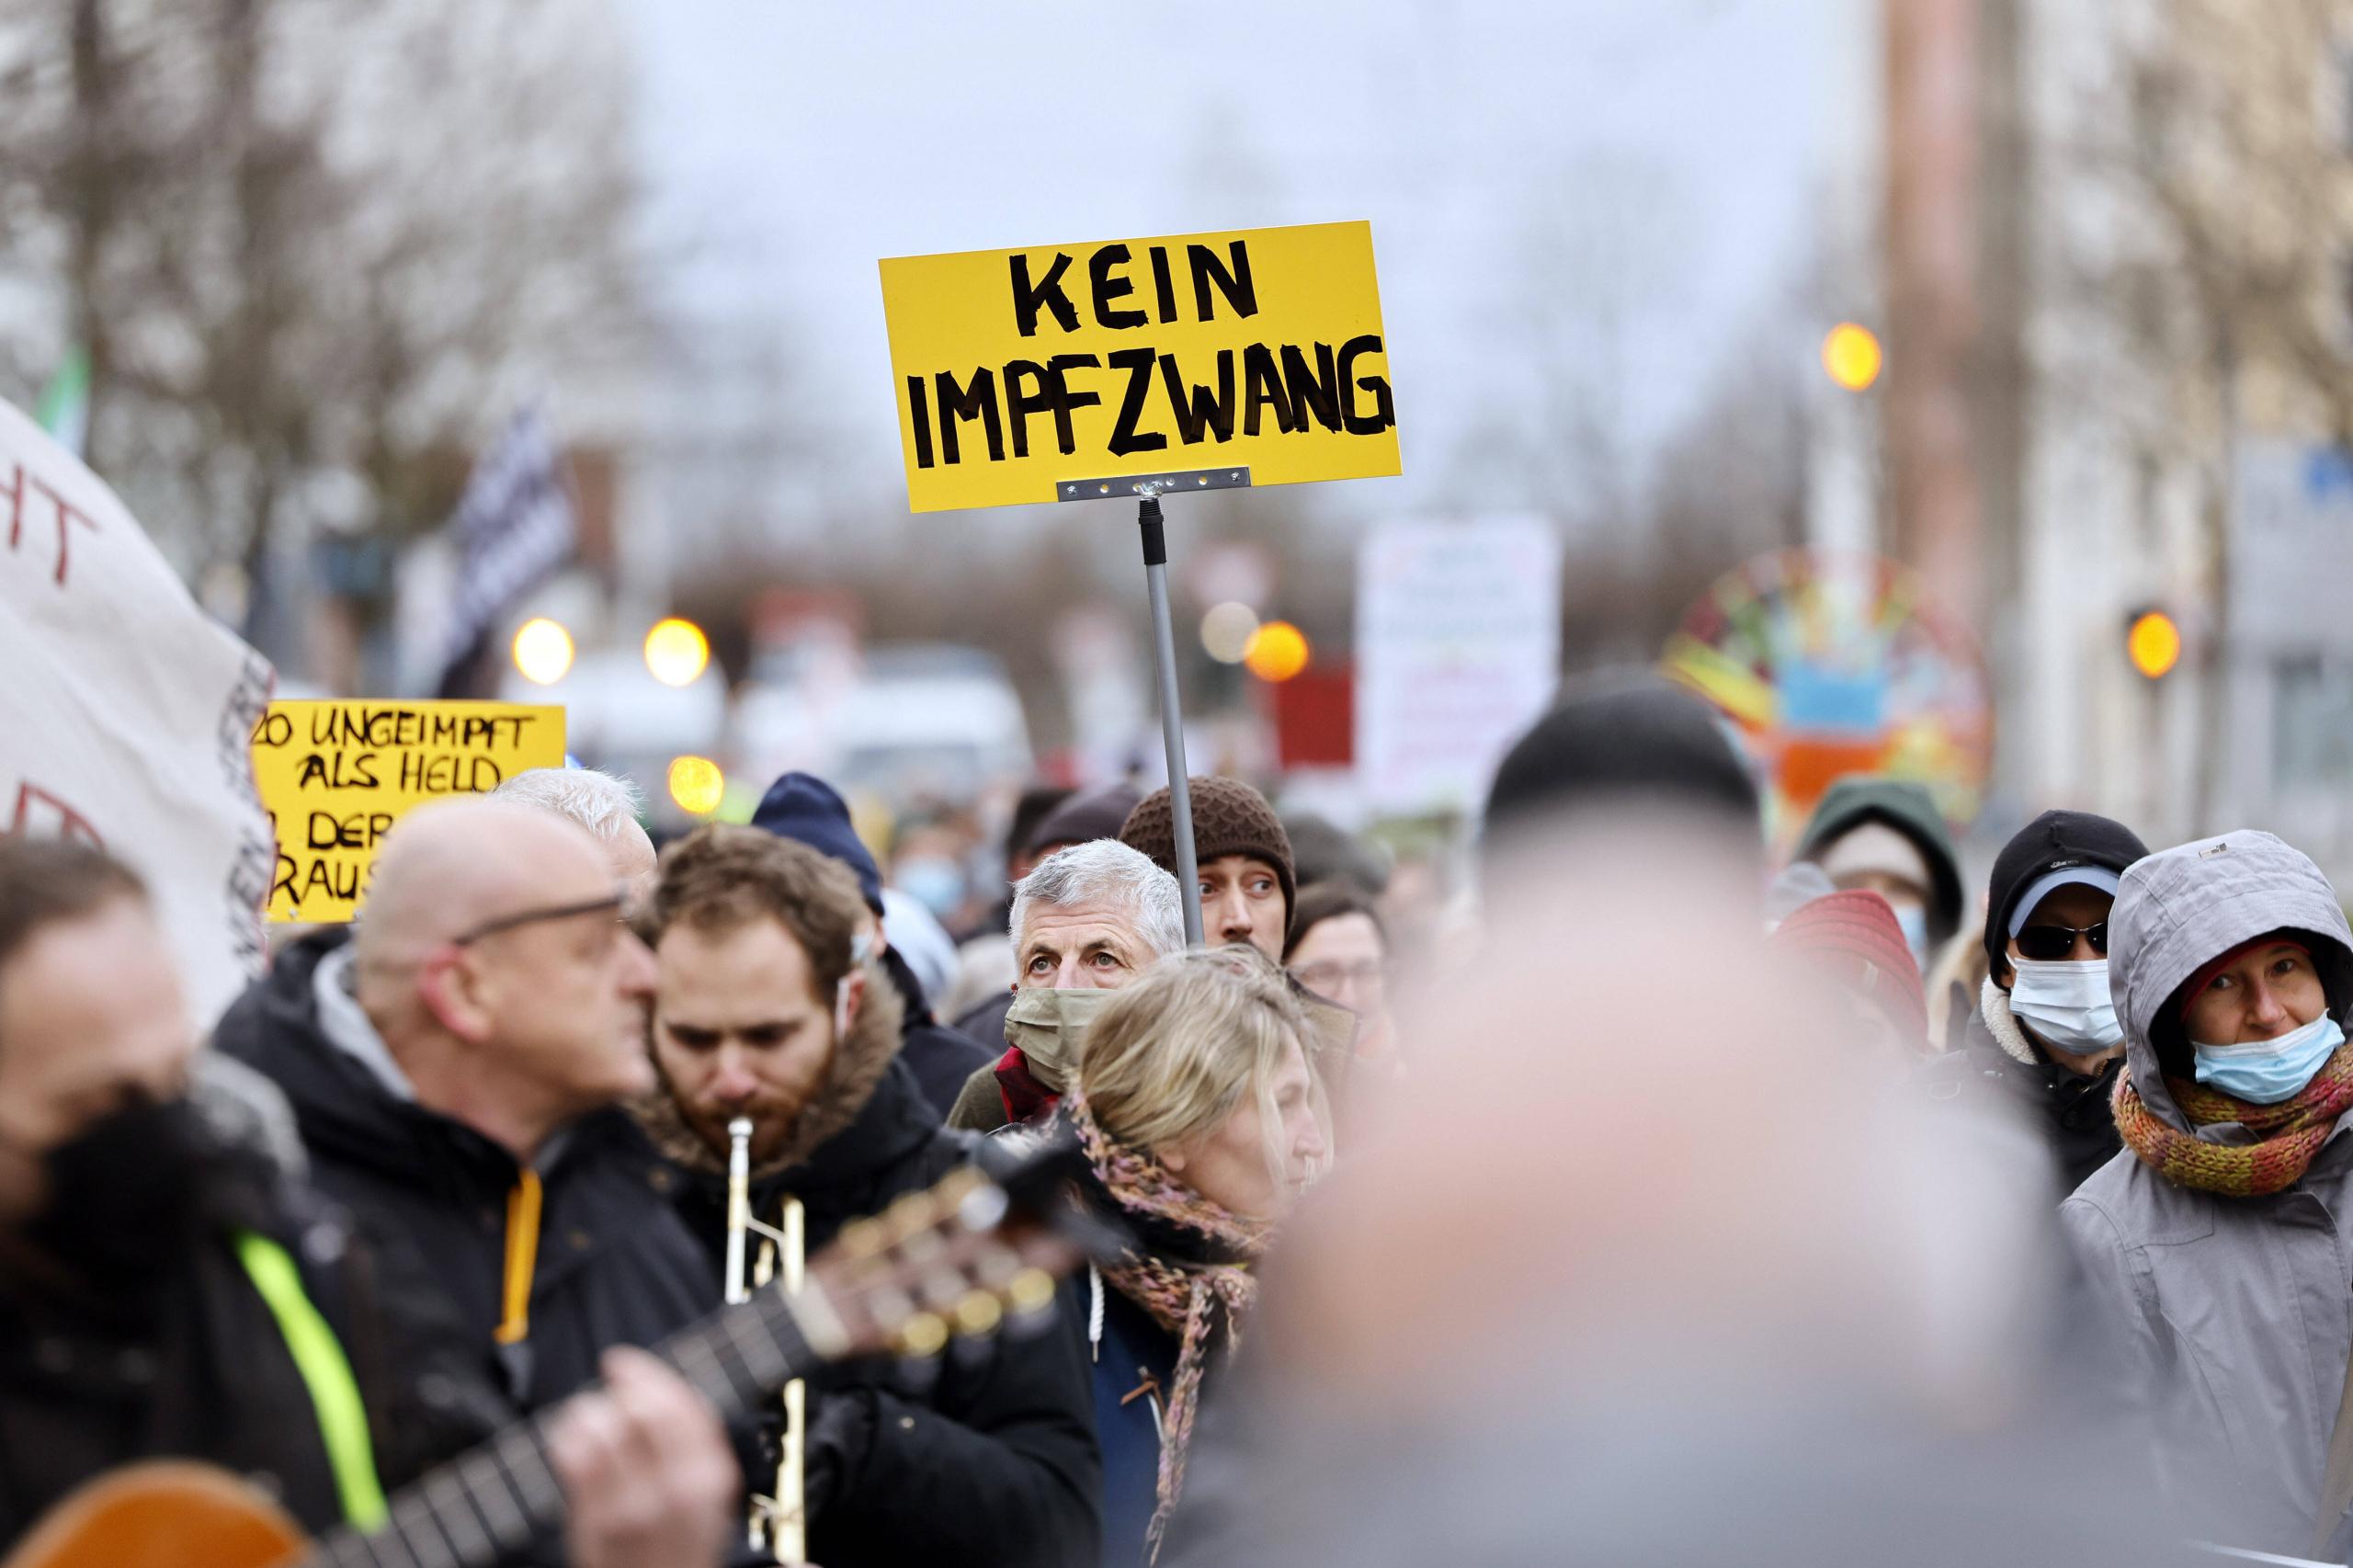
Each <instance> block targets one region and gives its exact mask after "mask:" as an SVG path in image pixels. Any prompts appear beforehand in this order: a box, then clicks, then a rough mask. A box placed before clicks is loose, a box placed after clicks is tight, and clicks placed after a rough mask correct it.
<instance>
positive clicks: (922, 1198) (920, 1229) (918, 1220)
mask: <svg viewBox="0 0 2353 1568" xmlns="http://www.w3.org/2000/svg"><path fill="white" fill-rule="evenodd" d="M882 1222H883V1223H884V1224H885V1225H886V1226H888V1227H889V1229H890V1232H891V1237H892V1240H893V1241H901V1242H904V1241H905V1240H907V1239H908V1238H909V1237H911V1236H916V1235H920V1234H922V1233H924V1232H926V1231H928V1230H930V1229H931V1228H932V1226H934V1225H936V1224H938V1222H939V1205H938V1203H937V1202H935V1201H934V1200H933V1199H932V1196H931V1194H930V1193H928V1192H910V1193H908V1194H907V1195H906V1196H905V1197H904V1198H901V1199H899V1200H898V1201H897V1202H895V1203H893V1204H892V1205H891V1207H890V1208H888V1209H885V1210H882Z"/></svg>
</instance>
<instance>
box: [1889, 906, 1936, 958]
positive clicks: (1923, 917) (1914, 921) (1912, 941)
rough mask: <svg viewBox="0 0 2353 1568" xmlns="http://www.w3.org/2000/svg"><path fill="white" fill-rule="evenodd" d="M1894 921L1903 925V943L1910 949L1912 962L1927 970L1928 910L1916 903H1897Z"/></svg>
mask: <svg viewBox="0 0 2353 1568" xmlns="http://www.w3.org/2000/svg"><path fill="white" fill-rule="evenodd" d="M1895 923H1896V924H1897V925H1898V926H1903V927H1904V946H1905V947H1907V948H1910V949H1912V963H1913V966H1914V967H1915V968H1916V969H1917V970H1919V971H1920V972H1921V973H1922V974H1926V973H1927V972H1928V912H1927V910H1925V909H1923V908H1921V907H1920V906H1919V905H1918V904H1916V903H1905V904H1898V905H1897V906H1896V910H1895Z"/></svg>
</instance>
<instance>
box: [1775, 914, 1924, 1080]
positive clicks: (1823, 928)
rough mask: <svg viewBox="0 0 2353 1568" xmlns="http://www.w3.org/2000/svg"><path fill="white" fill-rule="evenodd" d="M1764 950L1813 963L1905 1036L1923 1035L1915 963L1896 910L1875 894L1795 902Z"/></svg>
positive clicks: (1916, 1040) (1913, 1038)
mask: <svg viewBox="0 0 2353 1568" xmlns="http://www.w3.org/2000/svg"><path fill="white" fill-rule="evenodd" d="M1765 945H1766V947H1767V949H1768V950H1769V951H1771V952H1774V953H1777V954H1787V955H1790V957H1792V958H1795V959H1797V960H1799V961H1800V962H1802V963H1807V964H1812V965H1813V966H1815V967H1816V968H1818V969H1820V970H1821V971H1824V972H1825V973H1827V974H1829V975H1830V976H1831V977H1832V978H1833V979H1835V980H1836V982H1837V983H1839V984H1840V985H1843V986H1845V987H1846V988H1847V990H1849V991H1852V992H1854V993H1855V994H1857V995H1859V996H1867V997H1869V998H1870V1000H1871V1001H1873V1002H1875V1003H1877V1004H1878V1005H1879V1006H1880V1007H1881V1010H1882V1011H1884V1012H1885V1013H1886V1014H1887V1016H1888V1017H1889V1018H1890V1019H1891V1020H1892V1021H1893V1023H1894V1024H1895V1026H1896V1027H1897V1028H1900V1029H1902V1030H1904V1038H1905V1039H1906V1040H1911V1041H1913V1042H1914V1043H1915V1044H1918V1043H1921V1042H1924V1041H1926V1040H1927V1038H1928V998H1927V992H1926V991H1925V990H1924V989H1923V988H1922V986H1921V984H1920V967H1919V965H1917V964H1916V963H1915V962H1913V960H1912V949H1911V948H1910V946H1909V945H1907V944H1906V943H1905V941H1904V927H1903V926H1900V925H1898V924H1897V923H1896V919H1895V911H1894V910H1893V909H1892V908H1890V907H1889V905H1888V902H1887V900H1885V899H1883V898H1881V897H1880V895H1879V894H1877V893H1875V892H1862V891H1860V890H1857V891H1855V892H1834V893H1832V894H1830V895H1829V896H1828V897H1826V898H1817V899H1815V900H1814V901H1813V903H1808V904H1804V905H1802V906H1800V908H1799V909H1798V910H1797V912H1796V913H1795V914H1793V915H1790V917H1789V918H1788V919H1787V920H1784V921H1782V922H1781V924H1780V926H1779V928H1778V929H1776V930H1775V931H1774V933H1773V935H1772V936H1771V937H1768V938H1767V940H1766V944H1765Z"/></svg>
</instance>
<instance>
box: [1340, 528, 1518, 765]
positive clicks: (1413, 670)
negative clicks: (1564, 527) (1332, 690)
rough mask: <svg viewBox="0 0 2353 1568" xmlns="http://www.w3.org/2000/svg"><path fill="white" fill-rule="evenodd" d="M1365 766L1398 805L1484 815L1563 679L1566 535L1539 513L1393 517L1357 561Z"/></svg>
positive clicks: (1360, 743)
mask: <svg viewBox="0 0 2353 1568" xmlns="http://www.w3.org/2000/svg"><path fill="white" fill-rule="evenodd" d="M1356 656H1357V687H1356V769H1357V782H1358V788H1359V790H1361V792H1362V794H1363V796H1364V799H1365V801H1366V802H1367V803H1368V804H1369V805H1370V806H1371V807H1372V808H1373V809H1374V810H1376V811H1381V812H1431V811H1476V810H1478V809H1479V807H1480V805H1481V804H1482V803H1483V801H1484V800H1485V797H1486V790H1487V785H1488V783H1489V782H1490V780H1491V779H1492V778H1494V776H1495V765H1496V764H1497V763H1498V762H1500V761H1501V760H1502V758H1503V754H1504V752H1505V750H1506V748H1507V747H1508V746H1509V745H1510V744H1511V743H1512V741H1513V740H1514V739H1515V738H1516V737H1517V736H1518V734H1519V733H1520V732H1521V731H1522V730H1524V729H1526V728H1527V727H1528V725H1529V723H1530V722H1533V721H1534V720H1535V718H1536V717H1537V715H1539V714H1540V713H1541V712H1543V710H1544V709H1545V706H1546V705H1547V704H1548V703H1549V702H1551V701H1552V696H1553V693H1554V692H1555V691H1556V690H1557V689H1558V687H1559V686H1560V680H1561V544H1560V540H1559V539H1558V538H1557V537H1556V536H1555V535H1554V533H1553V531H1552V527H1551V525H1550V524H1548V523H1547V522H1546V521H1545V520H1544V519H1543V518H1541V517H1481V518H1471V519H1464V520H1461V521H1452V520H1420V519H1415V520H1408V521H1399V522H1393V523H1389V524H1385V525H1383V526H1382V527H1381V528H1377V529H1375V530H1374V531H1373V532H1372V533H1371V534H1370V536H1369V537H1368V538H1367V539H1366V540H1365V541H1364V544H1363V545H1362V547H1361V549H1360V551H1359V552H1358V557H1357V624H1356Z"/></svg>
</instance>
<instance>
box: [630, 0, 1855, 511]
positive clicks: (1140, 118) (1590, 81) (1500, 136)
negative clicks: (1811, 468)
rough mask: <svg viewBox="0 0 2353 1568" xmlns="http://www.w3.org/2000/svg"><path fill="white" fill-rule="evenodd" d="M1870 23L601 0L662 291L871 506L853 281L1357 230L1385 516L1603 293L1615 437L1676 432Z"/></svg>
mask: <svg viewBox="0 0 2353 1568" xmlns="http://www.w3.org/2000/svg"><path fill="white" fill-rule="evenodd" d="M1869 14H1870V6H1869V5H1868V0H1557V3H1552V4H1542V3H1535V0H1522V3H1507V0H1356V3H1347V0H1315V3H1313V4H1308V3H1294V0H1255V3H1245V0H1198V3H1194V4H1188V5H1183V6H1167V5H1158V4H1101V3H1099V0H1097V3H1089V4H1080V3H1076V0H1035V3H1029V0H1002V3H999V4H993V5H988V6H962V5H949V4H945V3H935V4H919V3H914V0H863V3H859V4H844V5H823V4H811V3H808V0H800V3H793V0H683V3H681V0H626V16H627V21H628V26H629V27H630V28H631V30H632V32H633V34H634V36H635V37H636V39H637V40H638V46H639V52H640V58H641V61H642V69H643V85H644V97H643V100H642V106H641V115H642V138H643V142H644V145H645V154H646V160H647V168H648V173H649V176H650V179H651V184H652V187H653V195H654V200H655V206H654V222H655V225H656V230H657V233H659V234H660V235H661V236H663V237H664V239H665V240H671V241H675V240H678V239H691V240H692V241H693V242H694V243H695V244H697V245H698V246H699V249H700V254H701V256H702V259H701V260H700V261H699V262H698V263H696V264H695V265H693V266H691V267H679V268H676V269H674V270H673V271H672V272H670V273H669V274H668V281H669V287H670V288H671V289H672V290H674V291H675V292H674V296H673V297H674V299H675V300H676V301H679V302H682V303H685V304H688V305H689V306H691V307H693V308H694V309H696V310H698V311H699V312H719V313H722V314H723V315H727V316H731V317H734V318H737V319H741V320H752V319H756V317H757V316H758V315H761V314H766V315H767V316H770V317H772V318H773V319H774V320H775V321H776V323H777V324H778V328H779V330H780V331H781V332H783V333H784V334H786V335H787V341H788V342H789V343H790V345H791V346H792V350H793V352H794V353H795V355H796V356H797V357H798V358H800V360H801V363H802V366H803V369H805V371H806V376H807V380H808V381H809V382H810V383H811V384H813V385H816V386H820V387H823V388H824V389H827V395H826V397H825V398H824V403H825V405H826V415H827V417H828V418H829V419H831V420H832V421H833V423H834V425H835V430H834V431H833V432H832V434H833V435H834V436H835V438H836V440H837V442H838V445H839V450H840V455H841V456H842V457H843V458H845V459H847V460H849V461H850V462H851V463H852V464H853V465H854V466H855V467H857V468H858V469H860V470H862V469H863V468H864V467H866V466H868V465H872V466H873V467H874V469H875V470H876V473H877V479H878V483H881V484H895V483H897V481H896V475H897V473H898V464H899V456H898V444H897V437H896V426H895V415H894V411H893V405H892V381H891V377H890V370H889V360H888V354H887V347H886V343H885V339H884V335H883V324H882V310H881V292H880V289H879V286H878V284H877V281H876V270H875V262H876V260H877V259H878V258H879V257H882V256H899V255H909V254H917V253H923V252H929V251H948V250H966V249H976V248H983V247H995V246H1010V245H1018V244H1047V243H1054V242H1069V241H1083V240H1091V239H1110V238H1122V237H1136V236H1144V235H1152V234H1160V233H1182V232H1187V231H1195V230H1213V229H1228V228H1247V227H1254V226H1257V225H1261V224H1273V223H1294V222H1322V221H1328V220H1338V219H1355V218H1369V219H1370V220H1371V222H1372V229H1373V240H1374V246H1375V250H1376V253H1377V256H1378V258H1379V265H1380V273H1381V301H1382V308H1383V315H1384V318H1385V322H1384V324H1385V326H1386V328H1387V333H1388V340H1389V353H1390V358H1391V364H1392V371H1393V381H1394V382H1395V385H1396V388H1397V407H1398V415H1399V428H1400V435H1401V438H1402V440H1403V443H1404V455H1405V470H1406V477H1405V479H1404V481H1403V482H1402V483H1400V482H1370V483H1373V484H1376V485H1378V486H1380V488H1381V492H1382V494H1381V496H1380V497H1379V500H1378V502H1377V503H1376V504H1377V505H1378V506H1379V507H1380V508H1381V509H1382V510H1389V509H1394V508H1396V507H1400V506H1443V505H1445V504H1446V503H1447V501H1448V499H1449V497H1448V496H1447V495H1446V494H1444V489H1443V485H1442V483H1441V480H1442V478H1443V474H1444V472H1445V469H1446V463H1447V459H1448V458H1449V454H1450V452H1451V451H1452V450H1453V448H1454V445H1455V443H1457V442H1458V441H1459V440H1460V438H1461V435H1462V433H1463V431H1464V429H1465V428H1466V426H1467V425H1468V424H1469V423H1470V422H1471V421H1472V420H1474V419H1476V418H1478V417H1479V416H1480V415H1482V414H1483V412H1485V411H1489V410H1492V409H1493V408H1495V407H1496V406H1497V405H1499V404H1507V403H1512V402H1514V401H1515V400H1518V399H1522V398H1524V397H1525V396H1527V395H1529V393H1530V392H1532V390H1533V389H1534V388H1536V387H1538V386H1540V385H1541V384H1542V383H1543V381H1544V379H1545V378H1546V377H1547V376H1550V375H1553V374H1556V373H1557V372H1558V371H1559V369H1560V366H1559V364H1558V363H1557V361H1558V360H1559V359H1560V358H1561V357H1563V356H1588V355H1591V354H1594V353H1596V352H1597V351H1598V348H1597V345H1596V344H1595V343H1594V342H1593V341H1592V338H1591V335H1590V334H1589V332H1587V330H1586V325H1587V324H1586V316H1587V315H1588V314H1589V313H1590V312H1589V311H1588V310H1587V309H1586V306H1587V305H1588V304H1589V303H1590V301H1591V299H1592V297H1593V296H1594V295H1595V294H1597V293H1598V294H1604V295H1607V294H1609V293H1611V292H1612V291H1615V292H1617V293H1618V294H1620V295H1622V296H1623V308H1622V309H1620V312H1618V315H1619V319H1620V322H1621V323H1622V326H1621V335H1620V339H1619V340H1618V341H1617V343H1616V344H1615V347H1614V351H1613V352H1612V353H1611V355H1610V362H1611V363H1613V364H1618V365H1623V366H1625V367H1627V368H1628V370H1629V373H1628V374H1626V375H1625V376H1624V378H1623V379H1624V381H1625V382H1626V384H1627V386H1628V388H1629V397H1628V402H1627V403H1626V406H1625V410H1624V415H1623V417H1624V420H1625V424H1626V426H1627V428H1628V429H1629V430H1630V432H1631V433H1632V434H1633V435H1634V436H1635V437H1637V439H1638V440H1646V439H1647V438H1649V437H1654V436H1655V435H1656V434H1657V433H1658V432H1659V431H1660V430H1661V429H1662V428H1663V427H1664V426H1665V425H1666V424H1668V423H1670V422H1671V421H1672V420H1673V419H1674V418H1675V416H1676V415H1678V414H1679V413H1681V412H1683V411H1684V409H1685V407H1686V406H1687V405H1688V399H1689V398H1690V397H1691V396H1693V395H1696V393H1697V392H1698V391H1699V388H1700V386H1701V384H1702V382H1703V381H1704V378H1705V376H1706V374H1707V372H1708V370H1709V369H1710V367H1711V364H1712V363H1713V362H1714V359H1715V358H1716V356H1717V354H1718V353H1719V352H1720V349H1721V346H1722V337H1723V335H1725V334H1726V333H1728V332H1730V331H1732V330H1733V329H1734V328H1736V327H1737V326H1738V325H1739V324H1741V323H1742V322H1743V321H1744V320H1745V319H1746V318H1747V317H1748V316H1749V315H1751V314H1752V313H1753V312H1755V311H1756V309H1758V308H1760V306H1761V305H1762V304H1763V302H1764V301H1765V300H1766V299H1767V297H1768V296H1769V295H1771V294H1773V293H1774V292H1775V291H1776V290H1779V288H1780V287H1781V286H1782V285H1783V284H1784V282H1785V280H1786V279H1787V277H1788V275H1789V270H1790V267H1791V266H1792V265H1793V264H1794V263H1795V261H1796V259H1797V257H1798V256H1800V254H1801V252H1802V244H1803V242H1804V241H1805V239H1806V236H1807V232H1808V231H1809V229H1810V228H1811V227H1812V226H1813V225H1814V224H1815V223H1816V222H1818V221H1819V213H1818V198H1819V195H1820V192H1821V190H1822V188H1823V186H1824V180H1825V178H1826V177H1827V176H1828V175H1829V171H1830V167H1831V165H1833V164H1834V163H1835V161H1836V159H1837V158H1838V157H1839V156H1840V155H1842V153H1846V152H1847V151H1849V150H1850V149H1851V148H1852V146H1853V144H1854V143H1855V141H1856V139H1857V138H1858V137H1860V136H1863V135H1864V134H1866V132H1867V130H1868V128H1867V127H1865V126H1864V125H1862V124H1860V123H1859V122H1860V121H1861V120H1862V119H1864V118H1865V116H1866V114H1867V112H1868V111H1867V109H1866V108H1865V105H1866V104H1867V102H1868V98H1869V92H1870V75H1871V74H1872V72H1873V71H1874V69H1875V54H1874V53H1873V51H1874V49H1875V45H1874V44H1873V43H1872V42H1871V41H1870V38H1869V36H1868V29H1866V28H1864V27H1863V26H1862V25H1861V18H1863V17H1867V16H1868V15H1869ZM1597 236H1598V237H1597ZM1570 249H1575V250H1577V251H1578V252H1579V255H1578V256H1574V257H1572V256H1565V255H1564V254H1563V253H1564V252H1565V251H1567V250H1570ZM1572 263H1574V265H1571V264H1572ZM1571 296H1574V297H1571ZM1811 330H1812V329H1811V326H1810V325H1809V326H1808V327H1807V331H1809V332H1810V331H1811ZM1803 336H1804V334H1798V335H1795V336H1794V337H1793V341H1800V340H1802V338H1803ZM1580 368H1581V369H1590V367H1589V366H1583V367H1580ZM1635 371H1639V373H1632V372H1635ZM1341 488H1347V489H1351V490H1353V489H1355V488H1357V487H1354V486H1350V487H1341ZM1363 500H1364V501H1365V502H1367V503H1371V502H1372V501H1373V498H1372V497H1370V496H1369V495H1368V496H1365V497H1364V498H1363Z"/></svg>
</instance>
